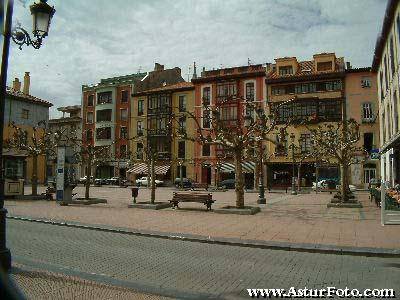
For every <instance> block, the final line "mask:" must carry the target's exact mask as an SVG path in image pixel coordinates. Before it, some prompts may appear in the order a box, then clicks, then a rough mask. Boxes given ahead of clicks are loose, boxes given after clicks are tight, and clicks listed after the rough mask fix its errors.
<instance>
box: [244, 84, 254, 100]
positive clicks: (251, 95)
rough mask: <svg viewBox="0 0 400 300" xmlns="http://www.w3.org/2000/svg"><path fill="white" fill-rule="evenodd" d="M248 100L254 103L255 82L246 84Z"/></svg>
mask: <svg viewBox="0 0 400 300" xmlns="http://www.w3.org/2000/svg"><path fill="white" fill-rule="evenodd" d="M246 100H247V101H254V82H248V83H246Z"/></svg>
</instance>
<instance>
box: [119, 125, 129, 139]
mask: <svg viewBox="0 0 400 300" xmlns="http://www.w3.org/2000/svg"><path fill="white" fill-rule="evenodd" d="M119 136H120V138H121V139H127V138H128V127H126V126H121V128H120V134H119Z"/></svg>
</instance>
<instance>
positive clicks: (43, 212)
mask: <svg viewBox="0 0 400 300" xmlns="http://www.w3.org/2000/svg"><path fill="white" fill-rule="evenodd" d="M75 191H76V192H77V193H78V195H79V196H83V195H84V188H83V187H82V186H78V187H77V188H76V189H75ZM174 191H176V190H175V189H174V188H168V187H162V188H157V190H156V199H157V201H168V200H170V199H171V198H172V193H173V192H174ZM27 192H28V191H27ZM149 196H150V191H149V190H148V189H146V188H140V190H139V197H138V201H148V200H149ZM91 197H99V198H105V199H107V201H108V203H107V204H96V205H91V206H78V205H75V206H72V205H71V206H59V205H58V204H57V203H56V202H54V201H53V202H49V201H13V200H7V201H6V204H5V206H6V208H7V209H8V212H9V216H24V217H31V218H43V219H50V220H57V221H74V222H80V223H84V224H93V225H107V226H115V227H122V228H128V229H129V228H130V229H134V230H137V231H141V230H143V231H154V232H161V233H166V234H168V233H173V234H189V235H190V234H191V235H200V236H205V237H211V238H235V239H243V240H258V241H271V242H287V243H294V244H296V243H305V244H314V245H331V246H345V247H346V246H347V247H370V248H386V249H400V230H399V229H400V228H399V226H396V225H386V226H381V224H380V210H379V209H378V208H376V206H375V204H374V203H372V202H370V200H369V198H368V193H367V192H357V197H358V199H359V200H360V201H361V202H362V203H363V205H364V207H363V208H361V209H359V208H327V206H326V204H327V203H328V202H329V201H330V199H331V197H332V195H331V194H329V193H318V194H315V193H310V194H301V195H290V193H285V192H284V191H283V192H282V191H281V192H276V193H266V198H267V204H266V205H262V206H261V207H262V208H261V212H260V213H258V214H256V215H253V216H242V215H231V214H229V215H224V214H216V213H213V212H206V211H205V207H204V206H203V205H202V204H198V203H184V204H182V205H180V206H181V209H179V210H174V209H172V208H167V209H163V210H158V211H155V210H145V209H136V208H128V204H129V203H131V202H132V198H131V191H130V189H129V188H119V187H111V186H104V187H93V188H91ZM213 198H214V199H215V200H216V203H215V204H214V205H213V207H215V208H218V207H222V206H224V205H234V203H235V193H234V191H233V190H229V191H226V192H214V193H213ZM257 198H258V194H257V193H246V194H245V203H246V205H257V204H256V201H257Z"/></svg>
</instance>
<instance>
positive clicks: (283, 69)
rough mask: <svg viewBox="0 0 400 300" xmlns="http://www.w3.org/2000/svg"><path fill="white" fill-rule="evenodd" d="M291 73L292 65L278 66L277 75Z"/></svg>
mask: <svg viewBox="0 0 400 300" xmlns="http://www.w3.org/2000/svg"><path fill="white" fill-rule="evenodd" d="M291 74H293V67H292V66H284V67H279V75H281V76H283V75H291Z"/></svg>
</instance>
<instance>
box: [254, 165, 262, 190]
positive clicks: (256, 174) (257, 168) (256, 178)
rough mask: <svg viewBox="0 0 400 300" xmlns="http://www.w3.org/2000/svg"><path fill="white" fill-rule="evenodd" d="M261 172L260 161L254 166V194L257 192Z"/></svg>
mask: <svg viewBox="0 0 400 300" xmlns="http://www.w3.org/2000/svg"><path fill="white" fill-rule="evenodd" d="M261 171H262V161H261V160H260V161H259V162H258V163H256V166H255V169H254V191H256V192H258V191H259V186H260V178H261V176H260V174H261Z"/></svg>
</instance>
